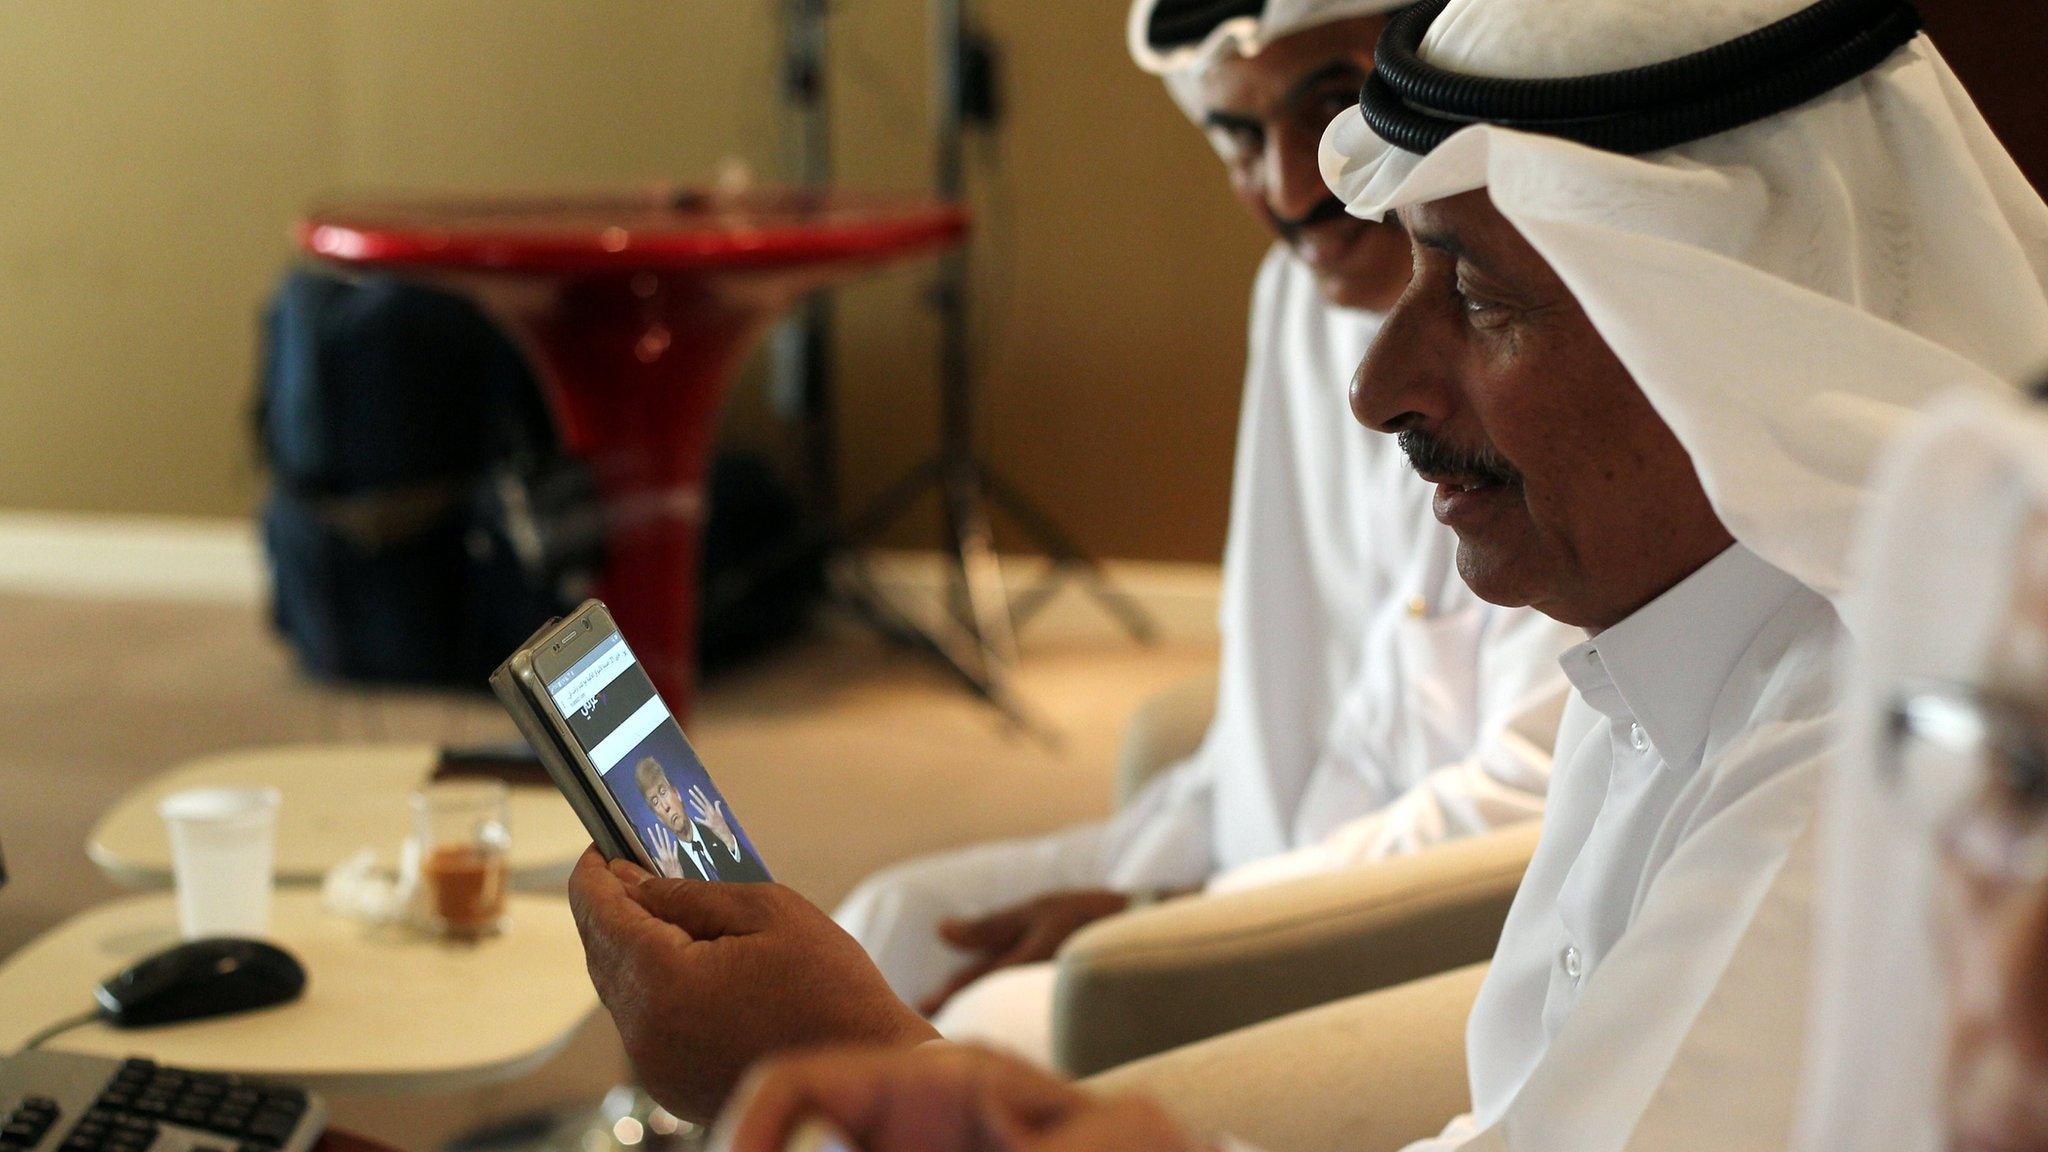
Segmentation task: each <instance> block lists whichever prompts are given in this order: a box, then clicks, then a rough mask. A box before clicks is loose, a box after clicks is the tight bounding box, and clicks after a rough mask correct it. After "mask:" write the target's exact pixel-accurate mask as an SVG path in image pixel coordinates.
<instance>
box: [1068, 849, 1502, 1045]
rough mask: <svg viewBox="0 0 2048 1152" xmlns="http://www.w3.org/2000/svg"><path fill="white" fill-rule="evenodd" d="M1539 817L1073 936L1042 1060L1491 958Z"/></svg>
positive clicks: (1135, 915) (1176, 1039) (1271, 1012)
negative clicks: (1049, 1049) (1047, 1053)
mask: <svg viewBox="0 0 2048 1152" xmlns="http://www.w3.org/2000/svg"><path fill="white" fill-rule="evenodd" d="M1539 831H1540V825H1539V823H1538V822H1536V821H1530V822H1528V823H1527V824H1525V825H1520V826H1517V827H1514V828H1510V829H1507V830H1505V831H1501V832H1494V833H1489V834H1487V835H1484V836H1476V837H1472V838H1470V839H1466V840H1461V841H1456V842H1453V843H1450V844H1446V845H1443V846H1441V847H1437V848H1433V849H1430V850H1429V851H1426V852H1420V853H1417V854H1415V855H1413V856H1408V857H1403V858H1400V859H1396V860H1388V861H1384V862H1382V863H1379V864H1374V865H1371V866H1368V867H1361V868H1354V869H1350V870H1347V871H1344V872H1339V873H1332V874H1330V875H1327V876H1316V877H1312V878H1309V879H1305V880H1297V881H1293V882H1290V883H1287V884H1276V885H1274V886H1272V887H1269V888H1261V889H1255V890H1252V891H1247V892H1238V893H1232V894H1230V895H1225V896H1197V897H1191V898H1188V899H1184V900H1174V901H1169V902H1167V903H1165V904H1161V905H1158V906H1156V907H1153V908H1148V909H1143V910H1140V911H1137V912H1132V913H1128V914H1126V915H1122V916H1117V917H1113V918H1111V919H1109V920H1105V921H1102V922H1101V923H1099V924H1095V925H1092V926H1090V927H1089V928H1087V929H1086V930H1084V931H1082V932H1080V933H1077V934H1076V935H1075V936H1074V938H1073V939H1072V940H1069V941H1068V942H1067V945H1066V947H1065V948H1063V949H1061V951H1060V955H1059V961H1058V963H1059V974H1058V981H1057V983H1056V985H1055V987H1054V993H1053V1020H1052V1035H1053V1059H1054V1062H1055V1063H1057V1064H1058V1065H1059V1067H1060V1068H1062V1069H1063V1070H1065V1071H1066V1072H1068V1073H1070V1074H1073V1075H1076V1076H1086V1075H1089V1074H1091V1073H1095V1072H1100V1071H1102V1070H1104V1069H1106V1068H1114V1067H1116V1066H1117V1065H1119V1064H1123V1063H1125V1062H1127V1061H1131V1060H1136V1059H1139V1058H1140V1057H1144V1056H1149V1055H1151V1054H1153V1053H1155V1052H1163V1051H1165V1050H1167V1049H1169V1048H1177V1047H1179V1046H1181V1045H1183V1044H1189V1043H1193V1042H1194V1041H1197V1040H1202V1039H1205V1038H1207V1037H1210V1036H1217V1035H1220V1034H1222V1033H1225V1032H1230V1031H1233V1030H1235V1029H1238V1028H1243V1027H1246V1026H1247V1025H1251V1024H1256V1023H1258V1022H1260V1021H1262V1020H1270V1019H1272V1018H1274V1017H1276V1016H1281V1015H1285V1014H1286V1013H1289V1012H1296V1011H1300V1010H1301V1009H1304V1008H1310V1007H1313V1006H1315V1005H1318V1004H1326V1003H1329V1002H1330V1001H1333V1000H1340V999H1343V998H1345V997H1347V996H1355V995H1358V994H1360V993H1363V992H1371V991H1373V990H1375V989H1379V988H1385V987H1388V986H1390V985H1394V984H1400V983H1404V982H1406V981H1409V980H1416V979H1420V978H1422V977H1425V976H1432V975H1435V974H1437V973H1439V972H1444V971H1448V970H1449V969H1452V968H1457V967H1460V966H1462V965H1466V964H1472V963H1476V962H1479V961H1482V960H1486V959H1489V958H1491V957H1492V955H1493V949H1494V945H1495V943H1497V942H1498V941H1499V939H1500V930H1501V925H1502V924H1503V923H1504V922H1505V921H1506V919H1507V912H1508V905H1509V904H1511V903H1512V902H1513V900H1514V895H1515V889H1516V888H1517V887H1518V886H1519V885H1520V884H1521V880H1522V873H1523V872H1524V871H1525V870H1526V869H1527V868H1528V864H1529V856H1530V854H1531V853H1532V852H1534V851H1535V847H1536V837H1537V835H1538V833H1539Z"/></svg>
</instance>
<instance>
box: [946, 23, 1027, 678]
mask: <svg viewBox="0 0 2048 1152" xmlns="http://www.w3.org/2000/svg"><path fill="white" fill-rule="evenodd" d="M967 2H968V0H932V7H931V18H932V29H931V41H932V54H933V59H932V90H933V95H934V96H935V98H936V99H935V101H934V104H935V107H934V109H933V125H932V128H933V136H934V145H935V149H936V157H935V160H936V163H935V166H934V167H935V172H934V184H935V186H936V190H937V192H938V194H939V196H940V198H942V199H945V200H950V201H955V202H959V201H963V200H965V198H966V194H967V170H966V169H967V165H966V140H965V135H966V108H965V105H964V96H965V93H966V77H965V66H966V59H967ZM969 247H970V246H969V245H968V244H962V245H960V246H959V247H957V248H955V249H953V250H952V251H950V252H948V253H947V254H946V255H945V257H944V258H943V259H942V260H941V261H940V264H939V280H938V283H937V285H935V286H934V289H933V295H934V304H935V307H936V310H937V312H938V317H939V397H940V428H939V436H940V459H941V460H942V462H943V464H942V467H943V468H944V478H943V484H944V493H943V495H944V501H945V517H946V524H945V527H946V532H947V536H948V537H949V542H950V543H951V544H952V546H953V553H954V556H955V560H956V568H955V571H954V576H953V581H952V587H953V596H952V599H953V604H954V611H955V614H956V615H957V616H960V617H963V618H964V619H963V620H962V622H963V623H965V624H967V625H968V626H969V628H970V629H971V630H972V631H973V632H974V635H975V639H976V640H977V641H978V644H977V647H978V648H979V649H980V650H981V653H982V656H983V660H984V662H985V666H984V668H983V674H984V676H985V677H987V678H988V679H990V680H991V681H994V682H996V683H997V685H998V690H1002V687H1001V679H1000V678H1001V677H1002V676H1003V672H1002V670H1003V669H1004V668H1006V667H1007V666H1009V665H1011V664H1014V663H1015V662H1016V658H1017V640H1016V635H1015V631H1014V627H1013V621H1012V620H1011V618H1010V606H1009V597H1008V596H1007V594H1006V593H1005V592H1004V590H1003V577H1002V567H1001V565H1000V564H999V563H998V561H997V558H996V551H995V539H994V534H993V533H992V531H991V530H990V527H989V522H988V512H987V509H986V507H985V505H984V504H983V501H982V477H981V459H980V456H979V454H978V445H977V443H976V435H975V433H976V428H975V416H976V409H977V407H978V400H979V394H980V388H979V386H978V381H977V380H976V378H975V364H974V357H973V347H972V344H971V333H970V331H969V324H970V317H971V310H970V307H969V299H970V297H969V291H970V288H971V276H972V273H973V264H972V260H971V255H970V252H969Z"/></svg>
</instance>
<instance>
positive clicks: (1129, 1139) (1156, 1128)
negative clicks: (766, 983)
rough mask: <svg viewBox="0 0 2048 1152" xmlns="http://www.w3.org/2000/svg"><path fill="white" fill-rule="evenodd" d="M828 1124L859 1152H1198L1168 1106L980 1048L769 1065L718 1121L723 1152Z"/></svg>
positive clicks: (741, 1151) (756, 1147)
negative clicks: (1096, 1088)
mask: <svg viewBox="0 0 2048 1152" xmlns="http://www.w3.org/2000/svg"><path fill="white" fill-rule="evenodd" d="M811 1120H822V1121H824V1122H826V1123H828V1124H831V1125H833V1126H834V1127H836V1128H838V1129H839V1130H840V1131H842V1132H844V1133H845V1134H846V1136H847V1137H848V1138H849V1139H851V1140H852V1141H853V1143H854V1144H855V1146H856V1147H858V1148H860V1149H861V1152H983V1150H991V1152H992V1150H996V1149H1002V1150H1004V1152H1198V1150H1199V1149H1202V1148H1203V1147H1204V1145H1203V1144H1202V1143H1201V1142H1200V1141H1198V1140H1196V1139H1194V1138H1193V1137H1192V1136H1189V1135H1188V1134H1187V1132H1186V1131H1185V1130H1183V1129H1182V1128H1181V1126H1180V1125H1179V1124H1178V1123H1177V1122H1175V1121H1174V1120H1173V1118H1172V1117H1170V1116H1168V1115H1167V1114H1166V1111H1165V1109H1163V1108H1161V1107H1160V1106H1159V1105H1158V1104H1156V1103H1153V1102H1152V1101H1150V1100H1147V1099H1144V1098H1143V1097H1138V1096H1126V1097H1117V1098H1112V1099H1103V1098H1098V1097H1095V1096H1091V1095H1089V1094H1088V1093H1086V1092H1083V1091H1081V1090H1080V1089H1079V1088H1076V1087H1074V1086H1073V1085H1072V1084H1068V1083H1066V1082H1065V1081H1062V1080H1058V1079H1055V1078H1054V1077H1051V1076H1048V1075H1046V1074H1045V1073H1043V1072H1040V1071H1038V1070H1037V1069H1035V1068H1033V1067H1031V1066H1030V1065H1028V1064H1024V1063H1021V1062H1019V1061H1016V1060H1012V1059H1010V1058H1009V1057H1006V1056H998V1055H996V1054H994V1053H992V1052H986V1051H983V1050H981V1049H978V1048H965V1047H961V1046H958V1045H951V1044H948V1045H935V1046H932V1047H929V1048H917V1049H911V1050H907V1051H905V1050H896V1051H887V1050H878V1049H845V1050H838V1051H831V1052H816V1053H809V1054H806V1055H802V1056H792V1057H785V1058H780V1059H777V1060H774V1061H771V1062H770V1063H768V1064H765V1065H763V1066H762V1068H761V1069H760V1070H759V1071H757V1072H756V1073H755V1074H754V1075H753V1076H751V1077H749V1079H748V1081H747V1085H746V1087H745V1088H743V1089H742V1090H741V1091H740V1093H739V1095H738V1096H737V1098H735V1100H734V1102H733V1105H732V1107H731V1108H730V1109H729V1110H728V1111H727V1113H726V1115H725V1117H724V1119H723V1120H721V1121H720V1122H719V1130H718V1135H717V1137H716V1138H715V1139H714V1141H713V1143H712V1147H713V1148H714V1149H717V1150H718V1152H782V1147H783V1145H784V1144H785V1143H787V1142H788V1140H789V1138H790V1136H791V1134H792V1133H793V1132H794V1131H795V1129H796V1128H797V1126H798V1125H800V1124H802V1123H804V1122H806V1121H811Z"/></svg>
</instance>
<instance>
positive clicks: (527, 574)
mask: <svg viewBox="0 0 2048 1152" xmlns="http://www.w3.org/2000/svg"><path fill="white" fill-rule="evenodd" d="M261 363H262V378H261V384H260V391H259V398H258V403H257V417H256V423H257V437H258V440H259V442H260V445H261V448H262V451H263V455H264V458H265V459H266V461H267V462H268V464H269V466H270V471H271V477H272V484H271V490H270V494H269V498H268V500H267V501H266V503H265V506H264V509H263V535H264V542H265V545H266V548H267V550H268V553H269V558H270V565H271V574H272V578H273V589H274V591H273V599H272V605H271V609H272V618H273V621H274V623H275V625H276V627H277V629H278V631H279V632H280V633H281V634H282V635H283V637H284V638H285V640H286V642H287V643H288V644H290V646H291V647H292V649H293V651H294V652H296V653H297V655H298V658H299V660H300V662H301V663H302V664H303V665H304V666H305V668H306V669H307V670H308V671H310V672H312V673H313V674H314V675H316V676H320V677H324V678H331V679H337V680H348V681H359V682H370V683H394V684H414V685H460V686H463V687H468V688H475V687H478V686H480V685H482V684H483V682H484V679H485V678H486V677H487V676H488V675H489V674H490V671H491V669H492V668H494V667H495V666H496V665H497V663H498V662H499V661H500V660H502V659H503V658H504V656H505V654H506V653H507V652H510V651H511V650H512V649H513V648H514V647H516V646H517V645H518V644H519V642H520V641H522V640H524V639H525V638H526V637H527V636H528V635H529V634H530V633H532V631H533V630H534V629H535V628H537V627H539V626H540V624H541V623H543V622H544V621H546V620H547V619H548V618H549V617H552V616H556V615H559V614H561V613H562V612H563V611H565V610H566V609H567V608H568V607H570V606H572V605H574V604H575V603H576V602H577V601H578V600H580V599H581V598H582V597H583V596H584V595H586V594H587V593H588V589H589V587H590V584H591V574H592V573H593V572H594V571H595V570H596V566H597V564H598V561H599V558H600V556H601V553H602V544H603V540H602V522H601V517H600V515H599V506H598V503H597V497H596V489H595V486H594V484H593V483H592V480H591V477H590V474H589V471H588V469H587V468H586V467H584V466H583V465H582V464H581V463H580V462H578V461H576V460H575V459H573V458H571V457H570V456H569V455H568V454H567V453H566V452H565V451H564V450H563V449H562V447H561V444H560V441H559V439H558V437H557V436H556V433H555V430H554V426H553V424H552V422H551V421H550V419H549V415H548V410H547V404H546V400H545V398H544V397H543V395H542V393H541V389H540V383H539V381H538V380H536V379H535V377H534V374H533V372H532V370H531V369H530V368H529V367H528V366H527V364H526V361H525V360H524V359H523V358H522V357H521V356H520V354H519V352H518V350H517V349H516V348H514V347H513V345H512V344H511V342H510V341H509V340H508V339H506V337H505V336H504V334H503V333H501V332H500V331H499V330H498V329H497V328H496V327H495V326H494V325H493V324H492V323H491V322H490V320H489V319H488V318H487V317H486V316H485V315H483V313H482V312H481V311H480V310H479V309H477V308H476V307H475V306H474V305H472V304H471V303H469V302H468V301H467V300H465V299H463V298H461V297H459V296H455V295H452V294H449V293H445V292H439V291H435V290H432V289H429V288H423V287H420V286H417V285H413V284H408V283H405V282H402V281H399V280H395V279H392V278H389V277H381V276H372V277H368V278H365V279H360V280H351V279H343V278H340V277H337V276H334V275H330V274H327V273H323V272H316V271H303V270H302V271H296V272H293V273H291V274H290V275H289V276H288V277H287V278H286V279H285V281H284V283H283V285H282V286H281V287H280V288H279V290H278V292H277V295H276V297H275V299H274V301H273V302H272V304H271V307H270V308H269V310H268V313H267V315H266V317H265V322H264V340H263V355H262V361H261Z"/></svg>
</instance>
